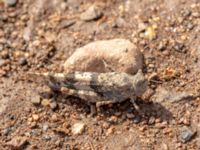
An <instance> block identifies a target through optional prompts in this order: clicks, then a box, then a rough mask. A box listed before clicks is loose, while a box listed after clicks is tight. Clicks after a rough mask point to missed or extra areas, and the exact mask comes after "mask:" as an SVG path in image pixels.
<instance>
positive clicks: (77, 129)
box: [72, 122, 86, 135]
mask: <svg viewBox="0 0 200 150" xmlns="http://www.w3.org/2000/svg"><path fill="white" fill-rule="evenodd" d="M85 126H86V125H85V124H84V123H82V122H79V123H75V124H74V125H73V126H72V134H74V135H78V134H81V133H83V131H84V129H85Z"/></svg>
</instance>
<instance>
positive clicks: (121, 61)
mask: <svg viewBox="0 0 200 150" xmlns="http://www.w3.org/2000/svg"><path fill="white" fill-rule="evenodd" d="M142 67H143V56H142V53H141V52H140V51H139V50H138V49H137V47H136V46H135V45H134V44H133V43H131V42H130V41H129V40H126V39H112V40H103V41H95V42H92V43H89V44H87V45H85V46H83V47H81V48H78V49H76V50H75V52H74V53H73V54H72V55H71V56H70V57H69V58H68V59H67V60H66V61H65V63H64V69H65V71H66V72H73V71H91V72H110V71H116V72H126V73H129V74H135V73H137V71H138V70H139V69H142Z"/></svg>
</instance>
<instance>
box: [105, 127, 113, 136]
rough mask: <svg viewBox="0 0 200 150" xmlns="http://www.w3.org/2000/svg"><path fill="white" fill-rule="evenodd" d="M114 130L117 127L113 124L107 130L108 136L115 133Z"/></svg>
mask: <svg viewBox="0 0 200 150" xmlns="http://www.w3.org/2000/svg"><path fill="white" fill-rule="evenodd" d="M114 130H115V128H114V127H113V126H112V127H110V128H109V129H108V130H107V132H106V135H107V136H108V135H110V134H112V133H114Z"/></svg>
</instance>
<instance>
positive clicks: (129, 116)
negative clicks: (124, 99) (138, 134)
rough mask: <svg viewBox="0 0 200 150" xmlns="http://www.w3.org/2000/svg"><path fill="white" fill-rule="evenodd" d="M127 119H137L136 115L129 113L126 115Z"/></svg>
mask: <svg viewBox="0 0 200 150" xmlns="http://www.w3.org/2000/svg"><path fill="white" fill-rule="evenodd" d="M126 117H127V118H128V119H133V118H134V117H135V115H134V114H133V113H127V114H126Z"/></svg>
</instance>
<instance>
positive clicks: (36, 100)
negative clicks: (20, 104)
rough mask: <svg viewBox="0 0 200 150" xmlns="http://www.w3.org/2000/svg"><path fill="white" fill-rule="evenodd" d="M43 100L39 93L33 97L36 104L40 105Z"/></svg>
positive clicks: (32, 100) (32, 101) (33, 102)
mask: <svg viewBox="0 0 200 150" xmlns="http://www.w3.org/2000/svg"><path fill="white" fill-rule="evenodd" d="M40 102H41V99H40V96H39V95H37V96H34V97H32V98H31V103H32V104H34V105H39V104H40Z"/></svg>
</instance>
